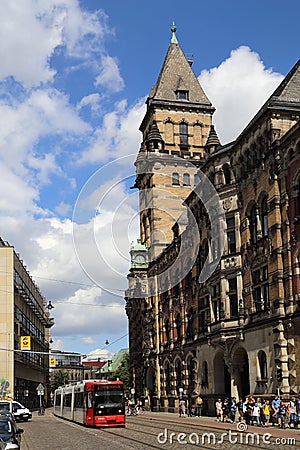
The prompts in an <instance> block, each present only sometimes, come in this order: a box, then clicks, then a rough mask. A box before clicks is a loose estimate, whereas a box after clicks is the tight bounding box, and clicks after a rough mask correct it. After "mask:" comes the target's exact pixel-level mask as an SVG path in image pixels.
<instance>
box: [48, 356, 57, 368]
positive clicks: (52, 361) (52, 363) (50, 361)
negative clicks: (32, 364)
mask: <svg viewBox="0 0 300 450" xmlns="http://www.w3.org/2000/svg"><path fill="white" fill-rule="evenodd" d="M49 367H56V358H51V357H49Z"/></svg>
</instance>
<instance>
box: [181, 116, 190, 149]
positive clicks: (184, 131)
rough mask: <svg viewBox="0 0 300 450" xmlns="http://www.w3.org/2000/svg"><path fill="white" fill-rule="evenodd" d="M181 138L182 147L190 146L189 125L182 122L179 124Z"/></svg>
mask: <svg viewBox="0 0 300 450" xmlns="http://www.w3.org/2000/svg"><path fill="white" fill-rule="evenodd" d="M179 136H180V146H183V147H187V146H188V126H187V123H185V122H181V123H180V124H179Z"/></svg>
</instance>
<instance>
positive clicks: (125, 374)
mask: <svg viewBox="0 0 300 450" xmlns="http://www.w3.org/2000/svg"><path fill="white" fill-rule="evenodd" d="M116 378H119V380H121V381H123V383H124V390H125V391H128V388H129V354H128V353H125V355H124V356H123V358H122V360H121V362H120V365H119V367H117V369H116V370H114V372H113V373H112V376H111V377H110V379H116Z"/></svg>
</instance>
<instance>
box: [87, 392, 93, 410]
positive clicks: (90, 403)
mask: <svg viewBox="0 0 300 450" xmlns="http://www.w3.org/2000/svg"><path fill="white" fill-rule="evenodd" d="M92 406H93V393H92V392H88V398H87V407H88V408H92Z"/></svg>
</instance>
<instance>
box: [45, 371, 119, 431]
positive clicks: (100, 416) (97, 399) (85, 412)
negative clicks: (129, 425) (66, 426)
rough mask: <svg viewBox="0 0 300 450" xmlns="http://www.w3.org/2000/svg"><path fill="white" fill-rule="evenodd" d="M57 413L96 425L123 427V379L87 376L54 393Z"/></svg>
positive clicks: (55, 411) (73, 420)
mask: <svg viewBox="0 0 300 450" xmlns="http://www.w3.org/2000/svg"><path fill="white" fill-rule="evenodd" d="M54 415H55V416H58V417H62V418H64V419H68V420H71V421H72V422H77V423H82V424H84V425H89V426H96V427H124V426H125V400H124V389H123V382H122V381H106V380H104V381H102V380H84V381H80V382H77V383H74V384H72V385H66V386H61V387H59V388H58V389H56V391H55V393H54Z"/></svg>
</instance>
